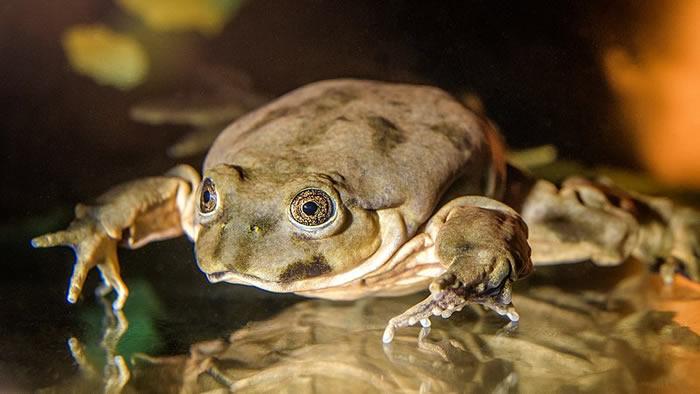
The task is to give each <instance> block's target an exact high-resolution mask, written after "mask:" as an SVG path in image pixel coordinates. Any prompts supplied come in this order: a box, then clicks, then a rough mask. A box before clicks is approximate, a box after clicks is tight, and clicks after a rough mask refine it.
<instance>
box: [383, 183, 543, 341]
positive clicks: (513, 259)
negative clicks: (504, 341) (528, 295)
mask: <svg viewBox="0 0 700 394" xmlns="http://www.w3.org/2000/svg"><path fill="white" fill-rule="evenodd" d="M450 204H451V205H452V206H450ZM450 204H448V205H447V206H446V207H444V208H442V209H441V210H440V211H438V213H437V214H436V216H435V218H434V219H433V222H432V223H429V224H428V230H427V231H428V232H429V233H430V232H432V234H431V235H432V236H433V238H434V239H436V242H435V248H436V253H437V256H438V258H439V259H440V261H441V262H442V263H443V264H444V265H445V266H447V271H446V272H445V273H444V274H442V276H440V277H439V278H437V279H436V280H435V281H434V282H433V283H431V285H430V296H429V297H428V298H426V299H425V300H423V301H422V302H420V303H419V304H418V305H416V306H414V307H413V308H411V309H409V310H407V311H406V312H404V313H403V314H401V315H399V316H397V317H395V318H393V319H391V321H390V322H389V325H388V326H387V328H386V330H385V332H384V337H383V340H384V342H390V341H391V340H392V338H393V334H394V331H395V330H396V329H397V328H400V327H406V326H410V325H413V324H415V323H417V322H420V323H421V324H422V325H423V326H424V327H427V326H429V325H430V317H431V316H440V317H443V318H449V317H450V316H451V315H452V313H454V312H455V311H460V310H462V308H464V307H465V306H466V305H467V304H469V303H474V304H481V305H483V306H485V307H486V308H488V309H491V310H493V311H495V312H496V313H498V314H499V315H502V316H507V317H508V318H509V319H510V320H511V321H517V320H518V319H519V318H520V316H519V315H518V313H517V312H516V311H515V308H514V307H513V305H512V303H511V298H512V285H513V282H514V281H515V280H517V279H519V278H522V277H524V276H525V275H527V274H528V273H529V272H530V271H531V270H532V263H531V261H530V247H529V245H528V243H527V226H526V225H525V223H524V222H523V220H522V219H521V218H520V216H519V215H518V214H517V213H516V212H515V211H513V210H512V209H511V208H509V207H508V206H506V205H504V204H502V203H499V202H497V201H494V200H490V199H487V198H484V197H462V198H460V199H457V200H454V202H452V203H450ZM435 223H437V224H435ZM431 227H433V228H434V229H431Z"/></svg>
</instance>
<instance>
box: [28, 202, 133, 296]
mask: <svg viewBox="0 0 700 394" xmlns="http://www.w3.org/2000/svg"><path fill="white" fill-rule="evenodd" d="M81 207H82V206H81V205H79V206H78V208H76V212H78V213H80V212H81V210H83V208H81ZM59 245H64V246H69V247H71V248H72V249H73V251H74V252H75V264H74V266H73V273H72V275H71V278H70V285H69V288H68V295H67V297H66V298H67V299H68V302H70V303H71V304H74V303H76V302H77V301H78V297H79V296H80V293H81V291H82V289H83V284H84V283H85V278H86V277H87V274H88V272H90V270H91V269H93V268H94V267H97V268H98V269H99V270H100V273H101V274H102V284H101V285H100V287H99V288H98V293H99V294H100V295H107V294H108V293H109V291H110V290H111V289H114V291H115V293H116V294H117V298H116V300H115V301H114V304H113V307H114V309H121V308H122V307H123V306H124V303H125V302H126V299H127V297H128V296H129V290H128V288H127V287H126V285H125V284H124V281H123V280H122V278H121V275H120V274H119V260H118V259H117V240H115V239H113V238H111V237H110V236H109V235H108V234H107V232H106V231H105V230H104V228H103V227H102V226H101V225H100V224H99V223H98V222H97V221H96V220H94V219H93V218H91V217H89V216H84V217H78V218H77V219H76V220H74V221H73V223H71V224H70V226H69V227H68V229H66V230H64V231H59V232H55V233H50V234H45V235H42V236H39V237H36V238H34V239H33V240H32V246H34V247H37V248H47V247H52V246H59Z"/></svg>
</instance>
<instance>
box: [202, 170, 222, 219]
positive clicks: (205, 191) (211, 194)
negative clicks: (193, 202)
mask: <svg viewBox="0 0 700 394" xmlns="http://www.w3.org/2000/svg"><path fill="white" fill-rule="evenodd" d="M217 200H218V196H217V195H216V187H215V186H214V181H212V180H211V179H210V178H205V179H204V181H203V182H202V192H201V194H200V195H199V211H200V212H201V213H204V214H207V213H212V212H213V211H214V209H216V203H217Z"/></svg>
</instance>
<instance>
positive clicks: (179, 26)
mask: <svg viewBox="0 0 700 394" xmlns="http://www.w3.org/2000/svg"><path fill="white" fill-rule="evenodd" d="M241 3H242V0H147V1H146V0H117V4H118V5H119V6H120V7H121V8H122V9H123V10H124V11H125V12H127V13H130V14H134V15H138V16H139V17H140V18H141V19H142V20H143V22H144V23H145V24H146V25H148V27H150V28H151V29H153V30H157V31H166V32H167V31H198V32H200V33H202V34H205V35H209V36H211V35H215V34H217V33H219V32H220V31H221V29H223V27H224V25H225V24H226V22H227V21H228V20H229V18H230V17H231V15H232V14H233V13H234V12H235V11H236V10H237V9H238V8H239V6H240V5H241Z"/></svg>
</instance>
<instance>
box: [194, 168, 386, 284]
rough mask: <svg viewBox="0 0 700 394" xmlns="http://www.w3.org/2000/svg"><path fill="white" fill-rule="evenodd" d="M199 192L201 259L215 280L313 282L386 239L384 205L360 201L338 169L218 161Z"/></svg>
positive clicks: (344, 268) (341, 270) (325, 281)
mask: <svg viewBox="0 0 700 394" xmlns="http://www.w3.org/2000/svg"><path fill="white" fill-rule="evenodd" d="M196 196H197V197H196V198H197V200H196V205H197V208H196V219H195V250H196V254H197V264H198V265H199V268H200V269H201V270H202V271H203V272H205V273H206V274H207V277H208V278H209V280H210V281H213V282H219V281H227V282H232V283H244V284H250V285H254V286H257V287H260V288H264V289H268V290H271V291H279V292H288V291H304V290H313V289H317V288H321V287H325V286H327V285H328V283H329V280H332V279H333V278H337V276H338V275H340V274H342V273H346V272H348V271H351V270H352V269H353V268H356V267H357V266H358V265H359V264H360V263H361V262H363V261H365V260H366V259H367V258H368V257H370V256H371V255H373V254H374V253H375V252H376V251H377V250H378V249H379V247H380V244H381V234H380V223H379V217H378V214H377V212H375V211H373V210H366V209H363V208H361V207H359V206H358V205H357V204H353V199H352V197H351V196H350V195H349V194H348V192H347V191H346V190H344V188H343V186H342V182H338V179H337V177H336V179H334V177H333V176H329V175H324V174H316V173H314V174H297V175H292V176H290V175H279V174H274V173H270V172H267V171H265V172H257V171H255V170H247V169H243V168H241V167H238V166H233V165H218V166H216V167H213V168H210V169H208V170H206V171H205V173H204V179H203V181H202V183H201V184H200V186H199V188H198V191H197V194H196Z"/></svg>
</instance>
